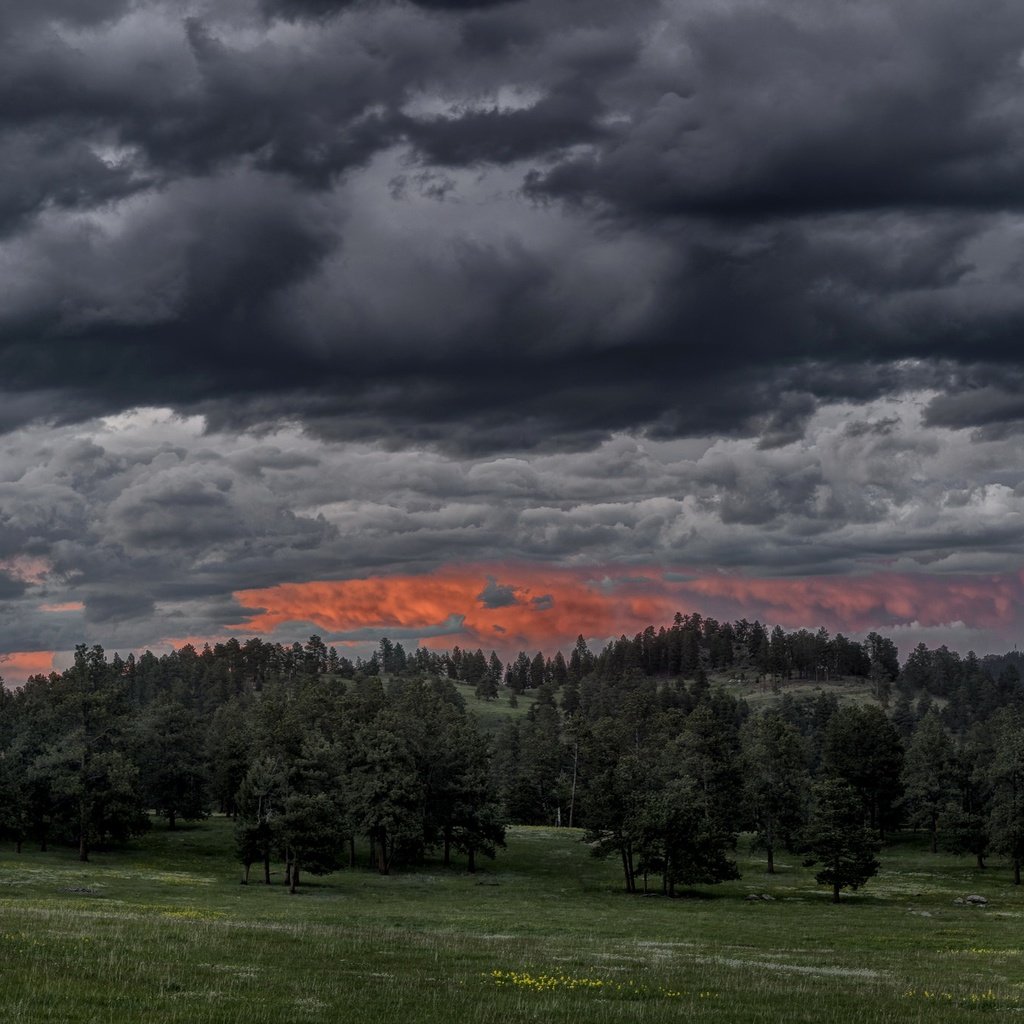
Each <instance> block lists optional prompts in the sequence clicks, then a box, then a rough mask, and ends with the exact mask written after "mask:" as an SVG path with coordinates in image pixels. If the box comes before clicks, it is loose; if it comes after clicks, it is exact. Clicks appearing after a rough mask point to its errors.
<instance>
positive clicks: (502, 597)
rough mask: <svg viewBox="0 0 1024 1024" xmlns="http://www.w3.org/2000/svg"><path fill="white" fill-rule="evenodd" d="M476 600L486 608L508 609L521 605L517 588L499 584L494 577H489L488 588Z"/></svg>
mask: <svg viewBox="0 0 1024 1024" xmlns="http://www.w3.org/2000/svg"><path fill="white" fill-rule="evenodd" d="M476 599H477V600H478V601H479V602H480V603H481V604H482V605H483V606H484V607H485V608H508V607H510V606H511V605H514V604H519V603H520V602H519V597H518V596H517V594H516V588H515V587H509V586H505V585H503V584H501V583H499V582H498V581H497V580H496V579H495V578H494V577H493V576H488V577H487V586H486V587H484V589H483V590H481V591H480V593H479V594H477V595H476Z"/></svg>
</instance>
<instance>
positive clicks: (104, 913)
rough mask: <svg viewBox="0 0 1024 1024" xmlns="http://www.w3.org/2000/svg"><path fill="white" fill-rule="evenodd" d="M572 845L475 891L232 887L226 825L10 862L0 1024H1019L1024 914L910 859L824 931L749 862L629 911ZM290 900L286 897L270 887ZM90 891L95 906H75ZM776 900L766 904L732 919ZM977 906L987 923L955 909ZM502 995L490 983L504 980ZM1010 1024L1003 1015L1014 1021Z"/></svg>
mask: <svg viewBox="0 0 1024 1024" xmlns="http://www.w3.org/2000/svg"><path fill="white" fill-rule="evenodd" d="M579 835H580V833H579V832H571V831H569V830H554V829H539V828H517V829H513V830H512V831H511V833H510V837H509V848H508V850H507V851H505V852H504V853H503V854H502V855H501V857H500V858H499V860H498V861H497V862H496V863H495V864H490V863H488V864H487V865H486V866H485V869H484V870H483V871H481V872H480V873H479V874H478V875H476V876H471V875H468V874H466V873H464V872H463V871H460V870H457V869H455V870H449V871H446V870H444V869H442V868H441V867H440V866H438V865H436V864H431V865H427V866H426V867H425V868H423V869H421V870H420V871H418V872H415V873H412V872H410V873H399V874H395V875H393V876H391V877H388V878H382V877H379V876H377V875H374V874H372V873H370V872H366V871H362V870H357V871H353V872H341V873H338V874H336V875H332V876H330V877H328V878H326V879H317V880H313V884H310V885H309V886H308V887H307V888H306V889H305V891H304V892H302V893H300V894H299V895H297V896H289V895H288V893H287V892H286V890H285V888H284V886H282V885H275V886H273V887H271V888H267V887H265V886H263V885H260V884H252V885H249V886H247V887H243V886H241V885H239V872H238V869H237V868H236V866H235V865H234V864H233V862H232V860H231V857H230V852H229V847H230V823H229V822H226V821H224V820H222V819H221V820H213V821H211V822H208V823H206V824H205V825H203V826H200V827H196V828H191V829H187V830H181V831H178V832H174V833H172V832H168V831H166V830H165V829H164V828H162V827H160V826H157V827H155V829H154V831H153V832H151V833H150V835H148V836H147V837H146V838H145V839H144V840H141V841H140V842H138V843H137V844H135V845H134V846H133V847H132V848H131V849H129V850H126V851H121V852H118V853H110V854H98V855H96V856H95V859H94V861H93V863H91V864H86V865H82V864H79V863H78V862H77V861H76V860H75V859H74V855H73V853H72V852H70V851H54V852H50V853H46V854H40V853H35V852H29V853H25V854H23V855H22V856H17V855H15V854H14V853H13V852H10V851H4V852H2V853H0V1011H2V1012H3V1019H4V1020H5V1021H7V1022H11V1024H15V1022H29V1021H32V1022H35V1021H53V1022H58V1021H59V1022H62V1024H76V1022H86V1021H88V1022H133V1021H140V1022H141V1021H147V1022H148V1021H152V1022H157V1021H160V1022H175V1021H181V1022H186V1021H188V1022H196V1021H216V1022H241V1024H262V1022H278V1021H280V1022H286V1021H287V1022H297V1024H304V1022H336V1021H342V1020H344V1021H360V1022H361V1021H373V1022H375V1024H392V1022H393V1024H399V1022H442V1021H444V1022H449V1021H482V1022H502V1024H527V1022H542V1021H543V1022H545V1024H548V1022H566V1024H567V1022H570V1021H573V1022H596V1024H603V1022H609V1024H611V1022H618V1021H645V1022H660V1021H681V1020H686V1021H708V1022H711V1021H716V1022H730V1021H736V1022H740V1021H742V1022H766V1024H767V1022H777V1021H783V1020H785V1021H798V1022H799V1021H806V1022H816V1024H817V1022H832V1021H837V1022H838V1021H858V1022H860V1021H864V1022H867V1021H871V1022H874V1021H949V1022H952V1021H962V1020H964V1019H965V1018H966V1019H981V1020H992V1021H995V1020H1000V1021H1001V1020H1007V1019H1016V1015H1017V1014H1020V1013H1021V1012H1024V929H1022V926H1024V896H1022V894H1021V893H1020V892H1019V891H1018V890H1016V889H1015V888H1014V887H1013V886H1012V885H1011V884H1010V880H1009V875H1008V872H1007V871H1006V870H1005V869H1004V868H1003V867H1001V866H1000V865H995V864H994V865H993V867H992V868H991V869H989V870H988V871H987V872H978V871H976V870H975V869H974V868H973V867H972V866H971V865H970V863H969V862H968V861H966V860H958V859H956V858H953V857H949V856H945V855H938V856H934V855H932V854H930V853H928V852H927V851H926V849H925V848H924V845H923V844H922V843H921V842H920V841H919V840H918V839H916V838H909V839H907V840H905V841H903V842H902V843H901V844H900V845H899V846H898V847H896V848H894V849H890V850H887V851H886V852H885V854H884V865H885V867H884V870H883V872H882V874H881V875H880V876H879V877H878V878H876V879H874V880H873V881H872V882H871V883H870V884H869V886H868V888H867V889H865V890H864V891H863V892H862V893H858V894H855V895H852V896H849V897H845V898H844V902H843V904H842V905H840V906H838V907H834V906H832V905H831V904H830V903H829V897H828V894H827V893H826V892H825V891H824V890H822V889H820V888H819V887H818V886H816V885H815V884H814V881H813V878H812V877H811V874H810V872H809V871H807V870H805V869H803V868H801V867H800V866H799V865H798V864H797V863H794V862H793V861H792V859H791V858H786V857H783V858H781V861H782V864H781V869H780V873H779V874H778V875H776V876H774V877H770V876H767V875H765V874H764V873H763V865H762V864H761V863H760V862H758V861H756V860H751V859H750V858H749V857H748V856H747V855H746V854H745V851H741V859H742V864H741V866H742V868H743V873H744V877H743V878H742V879H741V880H740V881H738V882H733V883H729V884H727V885H722V886H716V887H707V888H705V889H701V890H700V891H699V892H698V893H695V894H693V896H691V897H690V898H682V899H676V900H666V899H663V898H661V897H660V896H650V897H646V898H645V897H642V896H638V897H630V896H627V895H625V894H623V893H621V892H619V889H618V887H619V879H618V876H617V875H616V873H615V865H614V863H610V862H609V863H605V862H601V861H596V860H594V859H593V858H591V857H589V856H588V852H587V850H586V848H585V847H584V846H583V845H582V844H581V843H580V842H579V841H578V839H579ZM277 880H278V881H280V876H277ZM72 890H87V891H78V892H76V891H72ZM751 892H758V893H760V892H767V893H770V894H772V895H774V896H775V897H776V899H775V901H774V902H757V903H751V902H747V901H746V900H745V899H744V896H745V895H747V894H748V893H751ZM971 892H979V893H982V894H984V895H986V896H988V898H989V900H990V905H989V907H988V908H985V909H976V908H972V907H966V906H957V905H954V903H953V899H954V898H955V897H956V896H960V895H965V894H967V893H971ZM495 972H499V973H498V974H495ZM1011 1015H1013V1016H1012V1017H1011Z"/></svg>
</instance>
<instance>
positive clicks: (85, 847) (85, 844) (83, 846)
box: [78, 828, 89, 861]
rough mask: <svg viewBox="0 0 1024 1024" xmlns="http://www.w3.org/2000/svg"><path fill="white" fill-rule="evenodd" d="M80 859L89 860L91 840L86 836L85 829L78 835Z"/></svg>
mask: <svg viewBox="0 0 1024 1024" xmlns="http://www.w3.org/2000/svg"><path fill="white" fill-rule="evenodd" d="M78 859H79V860H80V861H87V860H88V859H89V840H88V839H86V837H85V829H84V828H83V829H82V831H81V832H80V833H79V835H78Z"/></svg>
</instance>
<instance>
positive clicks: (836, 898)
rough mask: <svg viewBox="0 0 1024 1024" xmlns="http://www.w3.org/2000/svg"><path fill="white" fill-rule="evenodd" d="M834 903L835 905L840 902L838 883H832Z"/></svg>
mask: <svg viewBox="0 0 1024 1024" xmlns="http://www.w3.org/2000/svg"><path fill="white" fill-rule="evenodd" d="M832 902H833V903H838V902H839V883H838V882H833V883H832Z"/></svg>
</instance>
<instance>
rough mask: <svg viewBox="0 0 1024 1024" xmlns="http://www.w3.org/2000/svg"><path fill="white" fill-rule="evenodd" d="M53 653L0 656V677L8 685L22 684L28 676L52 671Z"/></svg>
mask: <svg viewBox="0 0 1024 1024" xmlns="http://www.w3.org/2000/svg"><path fill="white" fill-rule="evenodd" d="M54 657H55V652H53V651H11V652H9V653H7V654H0V677H2V678H3V679H4V680H5V681H6V682H9V683H19V684H20V683H23V682H24V681H25V680H26V679H27V678H28V677H29V676H33V675H36V674H37V673H40V672H41V673H44V674H45V673H49V672H52V671H54V669H55V668H56V665H55V664H54Z"/></svg>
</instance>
